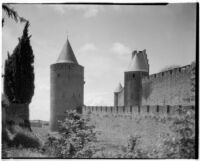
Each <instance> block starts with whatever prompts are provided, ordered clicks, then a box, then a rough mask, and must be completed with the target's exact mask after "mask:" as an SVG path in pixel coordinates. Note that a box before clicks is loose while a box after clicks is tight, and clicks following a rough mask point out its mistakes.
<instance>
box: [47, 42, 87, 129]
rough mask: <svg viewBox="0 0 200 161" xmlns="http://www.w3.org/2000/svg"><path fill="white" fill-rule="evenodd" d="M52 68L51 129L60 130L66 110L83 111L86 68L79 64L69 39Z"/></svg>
mask: <svg viewBox="0 0 200 161" xmlns="http://www.w3.org/2000/svg"><path fill="white" fill-rule="evenodd" d="M50 70H51V79H50V83H51V91H50V93H51V96H50V98H51V107H50V108H51V110H50V112H51V114H50V130H51V131H57V130H58V125H59V124H58V120H63V119H64V118H65V113H64V112H65V111H66V110H72V109H78V110H79V111H81V106H82V105H83V95H84V93H83V92H84V68H83V66H81V65H79V64H78V62H77V60H76V57H75V55H74V52H73V50H72V48H71V45H70V43H69V40H68V39H67V41H66V43H65V44H64V46H63V49H62V51H61V53H60V55H59V57H58V60H57V62H56V63H55V64H52V65H51V67H50Z"/></svg>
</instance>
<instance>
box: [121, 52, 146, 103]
mask: <svg viewBox="0 0 200 161" xmlns="http://www.w3.org/2000/svg"><path fill="white" fill-rule="evenodd" d="M147 75H149V64H148V59H147V55H146V50H143V51H139V52H137V51H133V52H132V59H131V62H130V64H129V67H128V70H127V71H125V73H124V105H125V106H138V105H141V100H142V77H144V76H147Z"/></svg>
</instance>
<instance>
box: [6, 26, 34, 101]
mask: <svg viewBox="0 0 200 161" xmlns="http://www.w3.org/2000/svg"><path fill="white" fill-rule="evenodd" d="M28 27H29V23H28V22H27V23H26V25H25V27H24V30H23V34H22V37H21V38H19V42H18V45H17V46H16V48H15V49H14V51H13V54H12V55H11V56H10V55H9V54H8V58H7V60H6V62H5V74H4V92H5V94H6V95H7V97H8V99H9V101H10V102H12V103H30V102H31V99H32V96H33V94H34V67H33V63H34V55H33V50H32V47H31V45H30V37H31V36H29V34H28Z"/></svg>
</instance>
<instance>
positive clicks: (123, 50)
mask: <svg viewBox="0 0 200 161" xmlns="http://www.w3.org/2000/svg"><path fill="white" fill-rule="evenodd" d="M111 51H112V52H114V53H116V54H118V55H119V56H122V55H126V54H129V53H131V49H130V48H129V47H127V46H126V45H124V44H122V43H119V42H116V43H114V44H113V46H112V47H111Z"/></svg>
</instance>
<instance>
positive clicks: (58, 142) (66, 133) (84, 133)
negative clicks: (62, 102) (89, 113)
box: [43, 111, 96, 158]
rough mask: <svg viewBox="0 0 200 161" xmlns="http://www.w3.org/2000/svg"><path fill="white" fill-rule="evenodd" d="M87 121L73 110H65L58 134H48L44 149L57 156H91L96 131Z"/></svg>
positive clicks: (93, 150)
mask: <svg viewBox="0 0 200 161" xmlns="http://www.w3.org/2000/svg"><path fill="white" fill-rule="evenodd" d="M89 121H90V119H89V118H88V117H86V118H83V117H82V116H81V114H78V113H76V112H75V111H71V112H66V119H65V121H63V122H60V127H59V133H58V135H57V136H55V135H54V136H53V135H48V140H47V142H46V143H45V145H44V147H43V149H44V151H45V152H47V153H49V154H54V156H55V157H59V158H91V157H92V155H93V154H94V153H95V145H94V143H95V142H96V132H94V128H95V127H94V126H93V125H90V124H89Z"/></svg>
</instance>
